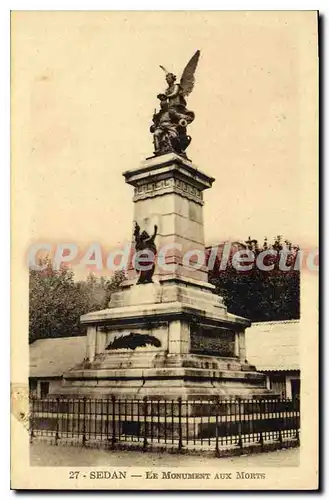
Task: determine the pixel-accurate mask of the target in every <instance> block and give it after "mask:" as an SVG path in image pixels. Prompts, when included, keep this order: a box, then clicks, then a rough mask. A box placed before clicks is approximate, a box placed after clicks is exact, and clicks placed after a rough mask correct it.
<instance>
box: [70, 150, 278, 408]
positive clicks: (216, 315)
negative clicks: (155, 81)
mask: <svg viewBox="0 0 329 500" xmlns="http://www.w3.org/2000/svg"><path fill="white" fill-rule="evenodd" d="M124 177H125V179H126V182H127V183H128V184H131V185H132V186H133V187H134V198H133V201H134V219H135V221H136V222H138V224H139V226H140V228H141V230H146V231H147V232H148V233H149V234H151V233H152V232H153V227H154V225H155V224H156V225H157V226H158V234H157V236H156V239H155V243H156V247H157V252H158V253H157V264H156V269H155V273H154V276H153V283H148V284H143V285H142V284H140V285H137V284H136V281H137V277H138V273H137V272H136V270H135V269H134V268H133V267H132V266H130V269H129V270H128V273H127V274H128V276H127V279H126V281H125V282H124V283H123V285H122V288H121V290H120V291H118V292H115V293H113V294H112V296H111V301H110V303H109V307H108V309H105V310H103V311H97V312H93V313H90V314H86V315H85V316H82V318H81V321H82V323H84V324H86V325H87V327H88V334H87V346H86V358H85V360H84V361H83V362H82V363H81V364H80V365H79V366H76V367H74V368H73V369H72V370H70V371H69V372H68V373H66V374H65V377H64V385H63V390H62V394H67V395H70V396H74V395H86V396H91V397H108V396H109V395H110V394H114V395H115V396H116V397H119V398H120V397H121V398H140V397H144V396H148V397H151V398H152V397H154V398H159V397H160V398H168V399H172V398H175V397H178V396H181V397H182V398H183V399H184V398H185V399H196V398H198V397H203V398H209V399H212V398H214V397H223V398H236V397H243V398H250V397H253V396H257V397H261V396H263V395H266V394H268V393H269V391H268V390H267V389H266V384H265V376H264V375H263V374H260V373H257V372H256V370H255V368H254V367H253V366H250V365H249V364H248V362H247V360H246V359H245V343H244V331H245V328H246V327H247V326H250V322H249V321H248V320H246V319H244V318H240V317H238V316H234V315H232V314H230V313H228V312H227V309H226V307H225V306H224V304H223V301H222V299H221V297H219V296H218V295H217V294H215V293H214V287H213V286H212V285H211V284H209V283H208V282H207V269H206V267H205V265H204V262H203V259H204V231H203V203H204V202H203V191H204V190H205V189H207V188H210V187H211V185H212V183H213V181H214V179H213V178H212V177H209V176H207V175H206V174H204V173H203V172H201V171H200V170H199V169H198V168H196V167H195V166H194V165H193V164H192V163H191V162H190V161H188V160H186V159H184V158H182V157H180V156H178V155H176V154H166V155H162V156H159V157H153V158H150V159H148V160H146V161H145V162H144V163H143V165H142V166H141V167H140V168H138V169H135V170H131V171H129V172H125V173H124Z"/></svg>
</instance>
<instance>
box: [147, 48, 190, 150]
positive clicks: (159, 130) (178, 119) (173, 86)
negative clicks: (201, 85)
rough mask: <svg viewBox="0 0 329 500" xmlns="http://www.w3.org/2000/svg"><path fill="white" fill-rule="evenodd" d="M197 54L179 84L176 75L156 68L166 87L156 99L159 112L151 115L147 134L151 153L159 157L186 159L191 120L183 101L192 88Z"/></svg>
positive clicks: (186, 68) (164, 69) (187, 66)
mask: <svg viewBox="0 0 329 500" xmlns="http://www.w3.org/2000/svg"><path fill="white" fill-rule="evenodd" d="M199 57H200V51H199V50H197V51H196V53H195V54H194V56H193V57H192V58H191V60H190V61H189V62H188V64H187V65H186V67H185V69H184V71H183V74H182V77H181V79H180V82H179V83H175V82H176V76H175V75H174V74H173V73H170V72H169V71H167V70H166V68H164V67H163V66H161V65H160V68H161V69H162V70H163V71H164V72H165V73H166V81H167V84H168V88H167V89H166V90H165V92H164V93H163V94H159V95H158V96H157V98H158V99H159V100H160V110H159V111H158V112H156V111H155V112H154V115H153V124H152V125H151V128H150V131H151V132H152V134H153V143H154V154H155V155H160V154H164V153H168V152H170V151H174V152H176V153H178V154H181V155H183V156H185V157H186V153H185V150H186V148H187V147H188V146H189V144H190V142H191V137H190V136H189V135H187V133H186V129H187V125H189V124H190V123H191V122H192V121H193V120H194V117H195V115H194V113H193V111H189V110H188V109H187V108H186V100H185V98H186V97H187V96H188V95H189V94H190V93H191V92H192V90H193V87H194V81H195V78H194V73H195V70H196V67H197V65H198V61H199Z"/></svg>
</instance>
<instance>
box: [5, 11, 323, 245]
mask: <svg viewBox="0 0 329 500" xmlns="http://www.w3.org/2000/svg"><path fill="white" fill-rule="evenodd" d="M316 29H317V26H316V15H315V13H314V12H313V13H312V12H305V11H304V12H298V11H294V12H287V11H286V12H283V11H281V12H176V13H171V12H165V13H163V12H134V13H132V12H126V13H125V12H82V11H80V12H79V11H75V12H60V11H59V12H41V11H39V12H16V13H14V14H13V15H12V111H11V113H12V164H13V169H12V170H13V174H12V187H13V188H14V190H15V195H14V199H13V207H14V209H15V208H17V211H16V212H15V213H14V216H13V218H14V219H13V220H14V223H15V224H17V225H18V227H19V231H20V237H21V240H20V241H21V243H23V245H24V246H25V247H26V248H27V247H28V246H29V245H30V244H31V243H34V242H40V241H50V242H55V243H58V242H75V243H78V244H79V245H82V246H86V245H89V244H91V243H92V242H99V243H100V244H102V245H104V246H106V247H108V248H112V247H116V246H118V245H119V246H120V245H122V244H123V243H125V242H127V241H128V240H129V239H130V238H131V232H132V221H133V203H132V195H133V193H132V189H133V188H132V187H131V186H129V185H127V184H125V182H124V178H123V176H122V173H123V172H124V171H126V170H129V169H133V168H137V167H138V166H139V164H140V163H141V162H142V161H143V160H144V159H145V158H146V157H149V156H152V151H153V147H152V136H151V134H150V132H149V127H150V124H151V119H152V115H153V112H154V108H155V107H157V105H158V101H157V99H156V95H157V94H158V93H160V92H162V91H163V90H164V89H165V87H166V85H165V80H164V73H163V72H162V70H161V69H160V68H159V64H162V65H164V66H165V67H166V68H168V69H169V70H170V71H173V72H174V73H175V74H177V76H178V79H179V77H180V75H181V73H182V71H183V69H184V67H185V64H186V63H187V62H188V60H189V59H190V57H191V56H192V55H193V53H194V52H195V50H197V49H199V50H201V58H200V62H199V66H198V68H197V72H196V83H195V87H194V90H193V92H192V94H191V95H190V96H189V98H188V108H189V109H191V110H193V111H194V112H195V115H196V118H195V121H194V122H193V123H192V124H191V125H190V127H189V134H190V135H191V136H192V143H191V145H190V147H189V149H188V156H189V158H190V159H191V160H192V161H193V163H194V164H195V165H196V166H197V167H198V168H199V169H201V170H203V171H204V172H206V173H207V174H208V175H211V176H213V177H215V178H216V181H215V183H214V184H213V187H212V189H209V190H208V191H205V193H204V198H205V206H204V225H205V241H206V244H214V243H216V242H221V241H225V240H234V241H235V240H245V239H247V238H248V236H251V237H252V238H257V239H259V240H262V239H263V238H264V236H267V237H268V238H269V240H271V239H272V238H273V237H274V236H276V235H277V234H281V235H283V237H284V238H287V239H289V240H291V241H292V242H293V243H298V244H300V245H301V246H306V247H310V246H314V245H316V244H317V189H318V186H317V110H316V106H317V103H316V99H317V79H316V64H317V61H316V57H317V46H316V36H317V32H316Z"/></svg>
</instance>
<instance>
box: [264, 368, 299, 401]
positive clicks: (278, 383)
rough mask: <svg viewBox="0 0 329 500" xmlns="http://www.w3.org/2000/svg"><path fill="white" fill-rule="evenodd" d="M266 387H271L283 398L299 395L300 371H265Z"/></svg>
mask: <svg viewBox="0 0 329 500" xmlns="http://www.w3.org/2000/svg"><path fill="white" fill-rule="evenodd" d="M266 381H267V388H268V389H272V390H273V391H274V392H275V393H276V394H279V395H280V396H281V397H283V398H285V399H292V398H293V397H295V396H296V395H299V391H300V371H299V370H294V371H270V372H266Z"/></svg>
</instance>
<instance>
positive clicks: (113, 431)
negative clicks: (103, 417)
mask: <svg viewBox="0 0 329 500" xmlns="http://www.w3.org/2000/svg"><path fill="white" fill-rule="evenodd" d="M111 399H112V448H114V447H115V442H116V435H115V431H116V428H115V427H116V426H115V396H114V395H113V394H112V396H111ZM119 425H120V422H119Z"/></svg>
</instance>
